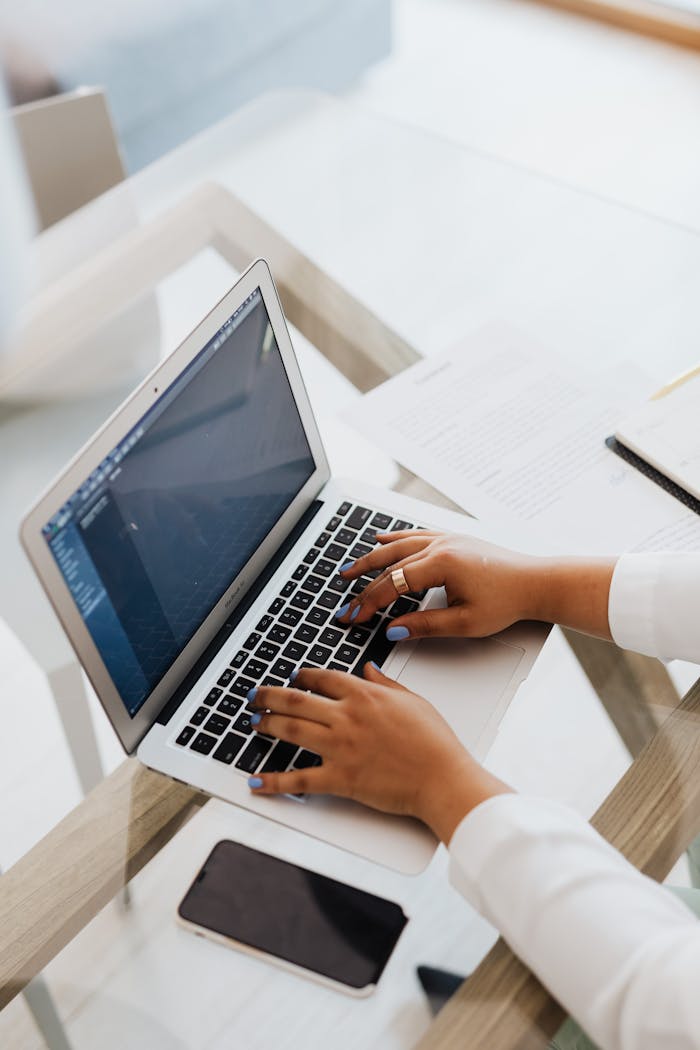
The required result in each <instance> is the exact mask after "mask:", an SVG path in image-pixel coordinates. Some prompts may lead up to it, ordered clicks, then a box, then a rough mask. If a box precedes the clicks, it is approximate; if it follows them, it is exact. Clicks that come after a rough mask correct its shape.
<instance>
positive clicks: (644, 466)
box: [605, 437, 700, 514]
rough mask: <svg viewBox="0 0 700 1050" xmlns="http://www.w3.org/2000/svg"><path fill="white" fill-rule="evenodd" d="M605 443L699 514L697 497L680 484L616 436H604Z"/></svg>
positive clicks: (699, 503)
mask: <svg viewBox="0 0 700 1050" xmlns="http://www.w3.org/2000/svg"><path fill="white" fill-rule="evenodd" d="M605 444H606V445H607V446H608V448H609V449H610V451H611V452H614V453H615V454H616V455H617V456H620V458H621V459H624V460H625V462H627V463H629V464H631V466H633V467H636V469H637V470H638V471H639V472H640V473H641V474H643V475H644V477H645V478H649V480H650V481H653V482H654V483H655V484H656V485H659V487H660V488H662V489H663V490H664V492H668V494H669V495H670V496H675V497H676V499H679V500H680V501H681V503H684V504H685V506H686V507H687V508H688V509H689V510H694V511H695V513H696V514H700V500H699V499H696V498H695V496H692V495H691V494H690V493H689V492H686V490H685V489H684V488H681V486H680V485H677V484H676V482H675V481H671V479H670V478H667V477H666V475H665V474H662V473H661V471H660V470H657V469H656V467H652V466H651V465H650V464H649V463H647V461H646V460H645V459H642V457H641V456H638V455H637V453H636V452H633V451H632V450H631V449H629V448H627V446H626V445H623V444H622V443H621V442H620V441H618V440H617V438H616V437H609V438H606V439H605Z"/></svg>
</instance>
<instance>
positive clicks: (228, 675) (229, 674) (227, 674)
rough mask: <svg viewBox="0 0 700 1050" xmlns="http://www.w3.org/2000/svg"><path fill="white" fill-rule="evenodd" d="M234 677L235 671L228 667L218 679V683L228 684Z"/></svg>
mask: <svg viewBox="0 0 700 1050" xmlns="http://www.w3.org/2000/svg"><path fill="white" fill-rule="evenodd" d="M232 678H233V671H232V670H231V668H230V667H227V668H226V670H225V671H224V673H223V674H222V675H221V677H220V678H219V679H218V681H217V683H216V684H217V685H228V684H229V682H230V681H231V679H232Z"/></svg>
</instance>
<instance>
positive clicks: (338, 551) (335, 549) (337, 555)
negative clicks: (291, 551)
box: [316, 543, 347, 572]
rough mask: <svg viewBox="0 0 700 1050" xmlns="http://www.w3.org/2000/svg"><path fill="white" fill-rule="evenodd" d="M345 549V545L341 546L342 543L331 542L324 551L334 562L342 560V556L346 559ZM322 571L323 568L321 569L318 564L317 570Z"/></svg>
mask: <svg viewBox="0 0 700 1050" xmlns="http://www.w3.org/2000/svg"><path fill="white" fill-rule="evenodd" d="M345 550H346V548H345V547H341V545H340V544H339V543H329V545H328V546H327V547H326V549H325V551H324V552H323V553H324V554H325V556H326V557H327V558H331V559H332V560H333V561H334V562H336V563H337V562H339V561H340V559H341V558H343V559H344V558H346V557H347V555H346V553H345ZM320 571H321V570H320V569H319V567H318V566H316V572H320Z"/></svg>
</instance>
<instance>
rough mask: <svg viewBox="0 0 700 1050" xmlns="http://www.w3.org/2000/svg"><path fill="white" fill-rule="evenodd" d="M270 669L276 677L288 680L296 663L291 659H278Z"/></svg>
mask: <svg viewBox="0 0 700 1050" xmlns="http://www.w3.org/2000/svg"><path fill="white" fill-rule="evenodd" d="M270 670H271V671H272V673H273V675H275V677H276V678H283V679H284V680H285V681H286V680H287V679H288V678H289V676H290V674H291V673H292V671H293V670H294V664H293V663H291V662H290V661H289V660H278V661H277V663H275V664H273V665H272V667H271V668H270Z"/></svg>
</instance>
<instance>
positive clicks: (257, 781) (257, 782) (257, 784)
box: [248, 777, 263, 788]
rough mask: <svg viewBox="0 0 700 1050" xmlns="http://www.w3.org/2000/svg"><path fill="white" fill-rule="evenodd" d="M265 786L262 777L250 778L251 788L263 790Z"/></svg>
mask: <svg viewBox="0 0 700 1050" xmlns="http://www.w3.org/2000/svg"><path fill="white" fill-rule="evenodd" d="M262 786H263V782H262V777H248V787H249V788H261V787H262Z"/></svg>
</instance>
